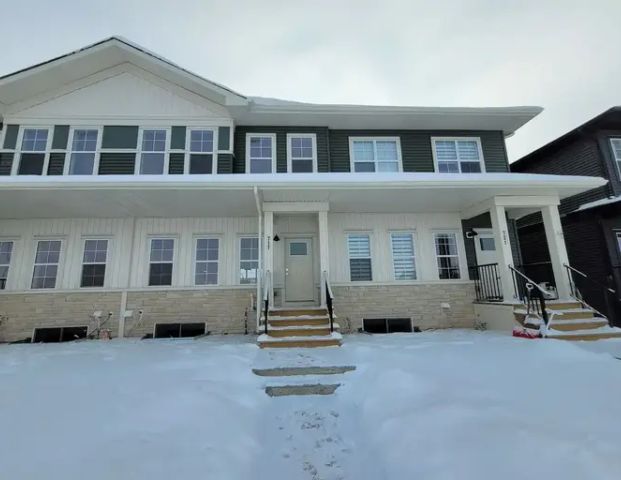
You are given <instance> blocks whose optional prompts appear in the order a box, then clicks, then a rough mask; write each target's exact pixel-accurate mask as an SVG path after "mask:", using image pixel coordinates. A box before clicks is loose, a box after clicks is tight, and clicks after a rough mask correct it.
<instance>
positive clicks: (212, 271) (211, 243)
mask: <svg viewBox="0 0 621 480" xmlns="http://www.w3.org/2000/svg"><path fill="white" fill-rule="evenodd" d="M194 258H195V265H194V285H217V284H218V261H219V258H220V240H219V239H217V238H197V239H196V250H195V253H194Z"/></svg>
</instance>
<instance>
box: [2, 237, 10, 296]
mask: <svg viewBox="0 0 621 480" xmlns="http://www.w3.org/2000/svg"><path fill="white" fill-rule="evenodd" d="M12 254H13V242H10V241H1V242H0V290H4V289H5V288H6V282H7V281H8V279H9V267H10V266H11V255H12Z"/></svg>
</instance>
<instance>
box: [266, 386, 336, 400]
mask: <svg viewBox="0 0 621 480" xmlns="http://www.w3.org/2000/svg"><path fill="white" fill-rule="evenodd" d="M339 386H340V384H339V383H335V384H331V385H325V384H322V383H317V384H313V385H281V386H277V387H265V393H267V394H268V395H269V396H270V397H284V396H289V395H332V394H333V393H334V392H335V391H336V389H337V388H339Z"/></svg>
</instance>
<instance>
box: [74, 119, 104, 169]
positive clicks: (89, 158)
mask: <svg viewBox="0 0 621 480" xmlns="http://www.w3.org/2000/svg"><path fill="white" fill-rule="evenodd" d="M98 135H99V132H98V131H97V130H90V129H89V130H87V129H75V130H74V131H73V139H72V141H71V155H70V160H69V175H92V174H93V170H94V168H95V155H96V151H97V137H98Z"/></svg>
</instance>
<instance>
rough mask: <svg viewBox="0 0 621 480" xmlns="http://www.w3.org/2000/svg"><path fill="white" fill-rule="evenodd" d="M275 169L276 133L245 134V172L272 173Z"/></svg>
mask: <svg viewBox="0 0 621 480" xmlns="http://www.w3.org/2000/svg"><path fill="white" fill-rule="evenodd" d="M275 171H276V135H275V134H273V133H262V134H259V133H249V134H247V135H246V172H247V173H272V172H275Z"/></svg>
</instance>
